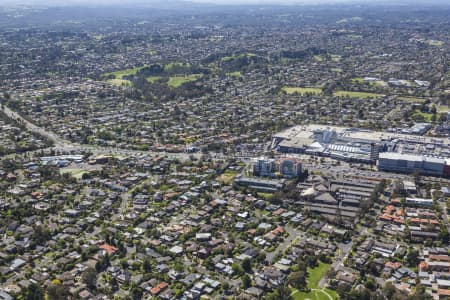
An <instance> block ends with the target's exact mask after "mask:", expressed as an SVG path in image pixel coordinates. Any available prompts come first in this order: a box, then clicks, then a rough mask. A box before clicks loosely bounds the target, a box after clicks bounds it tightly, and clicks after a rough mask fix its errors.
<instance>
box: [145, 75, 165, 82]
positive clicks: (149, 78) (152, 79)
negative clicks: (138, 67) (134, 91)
mask: <svg viewBox="0 0 450 300" xmlns="http://www.w3.org/2000/svg"><path fill="white" fill-rule="evenodd" d="M161 78H162V77H161V76H150V77H147V78H146V79H147V82H149V83H153V82H155V81H158V80H160V79H161Z"/></svg>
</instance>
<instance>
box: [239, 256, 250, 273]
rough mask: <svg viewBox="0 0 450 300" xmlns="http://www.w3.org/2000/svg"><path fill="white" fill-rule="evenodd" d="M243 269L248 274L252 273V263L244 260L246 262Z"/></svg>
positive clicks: (243, 262) (242, 264)
mask: <svg viewBox="0 0 450 300" xmlns="http://www.w3.org/2000/svg"><path fill="white" fill-rule="evenodd" d="M241 267H242V269H244V271H245V272H247V273H251V272H252V262H251V261H250V259H249V258H244V260H243V261H242V263H241Z"/></svg>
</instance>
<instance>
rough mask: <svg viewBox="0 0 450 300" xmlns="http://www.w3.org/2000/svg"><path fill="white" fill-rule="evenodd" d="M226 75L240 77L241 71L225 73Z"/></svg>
mask: <svg viewBox="0 0 450 300" xmlns="http://www.w3.org/2000/svg"><path fill="white" fill-rule="evenodd" d="M227 76H229V77H241V76H242V74H241V72H239V71H236V72H230V73H227Z"/></svg>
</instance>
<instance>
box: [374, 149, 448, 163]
mask: <svg viewBox="0 0 450 300" xmlns="http://www.w3.org/2000/svg"><path fill="white" fill-rule="evenodd" d="M379 158H380V159H394V160H408V161H425V162H433V163H442V164H443V163H445V159H443V158H437V157H429V156H423V155H414V154H403V153H397V152H382V153H380V156H379Z"/></svg>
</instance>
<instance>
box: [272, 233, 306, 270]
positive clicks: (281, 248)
mask: <svg viewBox="0 0 450 300" xmlns="http://www.w3.org/2000/svg"><path fill="white" fill-rule="evenodd" d="M284 230H285V231H286V232H287V233H288V234H289V236H288V237H287V238H285V239H284V241H283V243H281V244H279V245H278V246H277V248H276V249H275V250H274V251H272V252H268V253H266V260H267V261H268V262H270V263H273V262H274V261H273V259H274V257H275V256H277V254H279V253H282V252H283V251H285V250H286V249H288V248H289V246H290V245H291V244H292V242H293V241H294V240H295V239H296V238H299V237H304V235H303V234H304V233H303V232H301V231H299V230H297V229H295V228H293V227H292V226H290V225H289V224H288V225H286V226H285V227H284Z"/></svg>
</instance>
